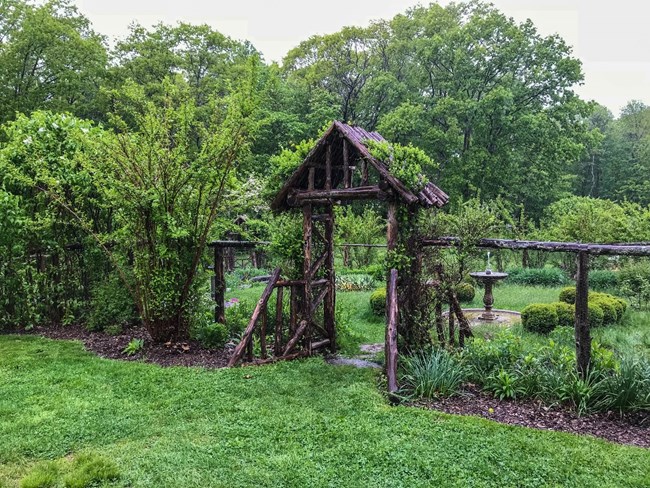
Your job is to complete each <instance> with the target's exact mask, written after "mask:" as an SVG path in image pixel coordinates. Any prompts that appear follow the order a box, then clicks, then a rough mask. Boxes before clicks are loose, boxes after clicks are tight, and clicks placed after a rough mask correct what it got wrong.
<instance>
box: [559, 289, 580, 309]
mask: <svg viewBox="0 0 650 488" xmlns="http://www.w3.org/2000/svg"><path fill="white" fill-rule="evenodd" d="M559 298H560V301H561V302H564V303H569V304H571V305H573V304H575V303H576V287H575V286H567V287H566V288H562V290H561V291H560V297H559Z"/></svg>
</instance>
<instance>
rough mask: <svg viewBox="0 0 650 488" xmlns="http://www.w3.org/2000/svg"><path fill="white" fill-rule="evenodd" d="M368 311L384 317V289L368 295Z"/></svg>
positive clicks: (378, 289)
mask: <svg viewBox="0 0 650 488" xmlns="http://www.w3.org/2000/svg"><path fill="white" fill-rule="evenodd" d="M370 309H371V310H372V313H374V314H375V315H386V288H385V287H384V288H377V289H376V290H375V291H373V292H372V294H371V295H370Z"/></svg>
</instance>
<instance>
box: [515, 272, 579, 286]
mask: <svg viewBox="0 0 650 488" xmlns="http://www.w3.org/2000/svg"><path fill="white" fill-rule="evenodd" d="M568 281H569V280H568V278H567V276H566V274H565V273H564V271H562V270H561V269H559V268H513V269H509V270H508V282H509V283H512V284H515V285H527V286H561V285H564V284H566V283H567V282H568Z"/></svg>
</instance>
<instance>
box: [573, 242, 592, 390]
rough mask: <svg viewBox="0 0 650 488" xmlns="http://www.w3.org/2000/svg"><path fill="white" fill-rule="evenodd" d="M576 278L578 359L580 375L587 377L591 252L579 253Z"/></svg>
mask: <svg viewBox="0 0 650 488" xmlns="http://www.w3.org/2000/svg"><path fill="white" fill-rule="evenodd" d="M577 260H578V277H577V280H576V322H575V337H576V361H577V367H578V371H579V372H580V375H581V376H582V377H583V378H585V377H586V376H587V373H588V372H589V363H590V361H591V335H590V333H589V254H588V253H587V252H584V251H583V252H579V253H578V259H577Z"/></svg>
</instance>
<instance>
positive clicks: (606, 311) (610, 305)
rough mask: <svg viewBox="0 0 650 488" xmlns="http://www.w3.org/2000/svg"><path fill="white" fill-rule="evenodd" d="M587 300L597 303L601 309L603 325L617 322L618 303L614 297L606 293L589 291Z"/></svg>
mask: <svg viewBox="0 0 650 488" xmlns="http://www.w3.org/2000/svg"><path fill="white" fill-rule="evenodd" d="M589 302H590V303H594V304H596V305H598V306H599V307H600V308H601V309H602V311H603V325H612V324H615V323H617V322H618V320H619V316H618V305H617V302H616V298H614V297H613V296H612V295H608V294H606V293H590V294H589Z"/></svg>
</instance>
